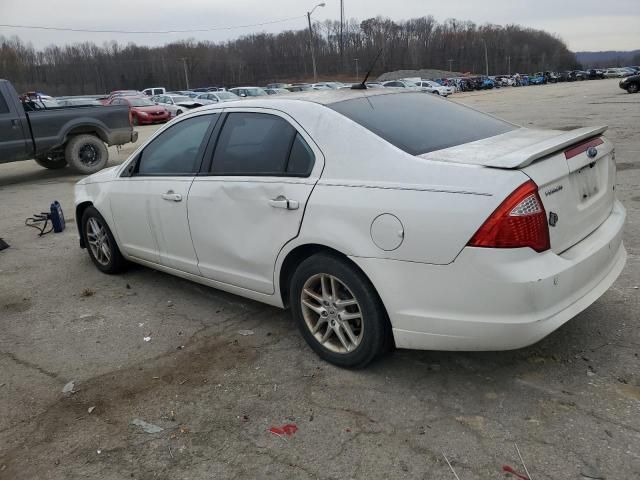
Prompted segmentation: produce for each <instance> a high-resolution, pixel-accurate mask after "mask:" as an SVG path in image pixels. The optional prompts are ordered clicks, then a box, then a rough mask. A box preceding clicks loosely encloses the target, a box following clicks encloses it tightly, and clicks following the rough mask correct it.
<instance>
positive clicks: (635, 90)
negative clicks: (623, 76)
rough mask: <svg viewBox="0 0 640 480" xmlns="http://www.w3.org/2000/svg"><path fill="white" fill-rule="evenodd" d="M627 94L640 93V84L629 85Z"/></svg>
mask: <svg viewBox="0 0 640 480" xmlns="http://www.w3.org/2000/svg"><path fill="white" fill-rule="evenodd" d="M627 92H629V93H638V84H637V83H631V84H629V86H628V87H627Z"/></svg>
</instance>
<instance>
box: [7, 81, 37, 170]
mask: <svg viewBox="0 0 640 480" xmlns="http://www.w3.org/2000/svg"><path fill="white" fill-rule="evenodd" d="M7 100H8V101H9V102H10V101H11V99H5V98H4V97H3V96H2V92H0V163H3V162H11V161H13V160H19V159H21V158H24V157H25V155H26V154H27V137H28V136H29V135H30V134H29V130H28V128H29V127H28V126H27V125H24V124H23V122H22V119H21V118H20V116H19V115H18V113H17V112H12V111H11V110H10V109H9V104H8V103H7ZM13 103H14V104H15V105H16V107H18V108H22V105H20V104H19V103H18V102H17V101H16V102H13Z"/></svg>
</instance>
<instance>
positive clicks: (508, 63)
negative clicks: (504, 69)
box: [507, 55, 511, 76]
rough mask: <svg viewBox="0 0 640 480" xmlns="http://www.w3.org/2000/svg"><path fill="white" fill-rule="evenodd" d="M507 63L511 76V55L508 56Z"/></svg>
mask: <svg viewBox="0 0 640 480" xmlns="http://www.w3.org/2000/svg"><path fill="white" fill-rule="evenodd" d="M507 65H509V76H511V55H509V56H508V57H507Z"/></svg>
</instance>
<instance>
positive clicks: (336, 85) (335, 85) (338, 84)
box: [313, 82, 345, 90]
mask: <svg viewBox="0 0 640 480" xmlns="http://www.w3.org/2000/svg"><path fill="white" fill-rule="evenodd" d="M344 86H345V85H344V83H342V82H318V83H314V84H313V87H327V88H330V89H331V90H339V89H340V88H343V87H344Z"/></svg>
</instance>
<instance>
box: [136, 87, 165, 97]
mask: <svg viewBox="0 0 640 480" xmlns="http://www.w3.org/2000/svg"><path fill="white" fill-rule="evenodd" d="M142 93H144V94H145V95H147V96H148V97H153V96H155V95H164V94H165V93H167V89H166V88H164V87H151V88H145V89H144V90H142Z"/></svg>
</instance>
